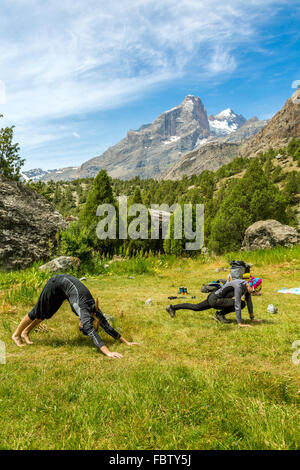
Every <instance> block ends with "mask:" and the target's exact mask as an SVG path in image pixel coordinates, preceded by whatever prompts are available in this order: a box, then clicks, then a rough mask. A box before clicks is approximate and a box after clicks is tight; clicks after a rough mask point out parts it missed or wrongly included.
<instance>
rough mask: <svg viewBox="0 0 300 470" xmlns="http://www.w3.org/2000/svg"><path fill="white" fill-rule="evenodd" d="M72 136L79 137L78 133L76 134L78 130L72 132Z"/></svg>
mask: <svg viewBox="0 0 300 470" xmlns="http://www.w3.org/2000/svg"><path fill="white" fill-rule="evenodd" d="M72 136H73V137H76V139H80V135H79V134H78V132H73V133H72Z"/></svg>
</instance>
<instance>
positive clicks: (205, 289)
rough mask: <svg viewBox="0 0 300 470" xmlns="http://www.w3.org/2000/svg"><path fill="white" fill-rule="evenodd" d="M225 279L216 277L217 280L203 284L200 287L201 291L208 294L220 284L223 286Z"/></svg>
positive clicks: (214, 290) (219, 286)
mask: <svg viewBox="0 0 300 470" xmlns="http://www.w3.org/2000/svg"><path fill="white" fill-rule="evenodd" d="M225 282H227V280H226V279H218V280H217V281H212V282H209V283H208V284H203V285H202V287H201V292H203V293H204V294H210V293H211V292H216V291H217V290H218V289H220V288H221V287H222V286H224V284H225Z"/></svg>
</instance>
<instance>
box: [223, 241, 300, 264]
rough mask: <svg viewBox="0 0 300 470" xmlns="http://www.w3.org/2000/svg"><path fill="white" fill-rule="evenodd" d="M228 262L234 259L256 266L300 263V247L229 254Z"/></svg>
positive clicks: (226, 257)
mask: <svg viewBox="0 0 300 470" xmlns="http://www.w3.org/2000/svg"><path fill="white" fill-rule="evenodd" d="M224 258H225V259H226V261H228V263H229V261H231V260H234V259H236V260H237V259H239V260H243V261H246V262H249V263H253V264H255V265H256V266H262V265H270V264H281V263H290V262H296V263H300V245H294V246H293V247H292V248H286V247H281V246H278V247H276V248H271V249H269V250H253V251H236V252H231V253H227V254H226V255H225V256H224Z"/></svg>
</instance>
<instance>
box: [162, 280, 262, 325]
mask: <svg viewBox="0 0 300 470" xmlns="http://www.w3.org/2000/svg"><path fill="white" fill-rule="evenodd" d="M261 287H262V279H260V278H258V277H256V278H254V277H251V278H250V280H249V281H245V280H244V279H235V280H234V281H230V282H226V283H225V284H224V285H223V286H222V287H221V288H220V289H218V290H217V291H216V292H212V293H211V294H209V295H208V297H207V299H206V300H204V301H203V302H200V303H199V304H178V305H168V306H167V307H166V310H167V312H168V313H169V314H170V316H171V317H172V318H173V317H174V316H175V314H176V310H182V309H186V310H195V311H197V312H200V311H202V310H208V309H210V308H215V309H218V310H219V311H217V312H216V314H215V317H214V318H215V319H216V320H217V321H219V322H222V323H229V321H228V320H227V319H226V318H225V315H227V314H228V313H230V312H234V311H235V314H236V320H237V323H238V325H239V326H246V327H251V325H247V324H244V323H242V314H241V310H242V309H243V308H244V307H245V305H246V303H247V308H248V312H249V315H250V319H251V321H252V322H256V323H258V322H260V320H255V319H254V315H253V304H252V299H251V294H253V293H255V294H256V295H260V293H261V292H260V291H261ZM243 296H245V301H244V300H242V297H243ZM233 297H234V299H233Z"/></svg>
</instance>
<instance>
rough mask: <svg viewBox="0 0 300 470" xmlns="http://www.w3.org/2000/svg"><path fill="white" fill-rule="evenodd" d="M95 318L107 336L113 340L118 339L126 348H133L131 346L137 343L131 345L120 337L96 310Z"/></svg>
mask: <svg viewBox="0 0 300 470" xmlns="http://www.w3.org/2000/svg"><path fill="white" fill-rule="evenodd" d="M97 316H98V318H99V320H100V325H101V327H102V328H103V329H104V331H106V333H107V334H109V335H110V336H112V337H113V338H115V339H119V340H120V341H122V343H124V344H126V346H133V345H137V344H138V343H132V342H130V341H127V340H126V339H125V338H124V337H123V336H121V335H120V333H118V332H117V331H116V330H115V329H114V328H113V327H112V326H111V325H110V324H109V322H108V321H107V319H106V318H105V316H104V315H103V313H102V312H100V310H98V313H97Z"/></svg>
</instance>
